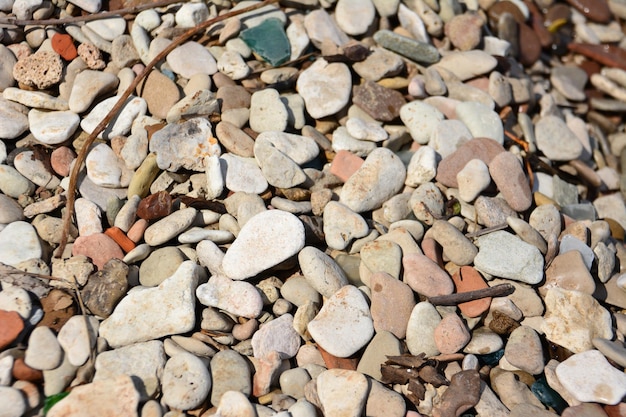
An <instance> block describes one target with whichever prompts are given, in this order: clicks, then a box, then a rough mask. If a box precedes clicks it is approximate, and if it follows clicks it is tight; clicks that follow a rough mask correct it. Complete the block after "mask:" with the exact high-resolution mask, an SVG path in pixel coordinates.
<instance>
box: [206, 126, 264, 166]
mask: <svg viewBox="0 0 626 417" xmlns="http://www.w3.org/2000/svg"><path fill="white" fill-rule="evenodd" d="M215 136H217V139H218V140H219V141H220V143H221V144H222V146H224V148H226V150H227V151H228V152H230V153H233V154H235V155H239V156H241V157H244V158H253V157H254V139H252V138H251V137H250V136H249V135H248V134H247V133H246V132H244V131H243V130H241V129H239V128H238V127H237V126H235V125H234V124H232V123H230V122H219V123H218V124H217V126H215Z"/></svg>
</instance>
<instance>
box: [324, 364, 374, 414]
mask: <svg viewBox="0 0 626 417" xmlns="http://www.w3.org/2000/svg"><path fill="white" fill-rule="evenodd" d="M316 384H317V395H318V397H319V400H320V403H321V404H322V409H323V410H324V415H327V416H343V417H359V416H361V415H362V413H363V409H364V408H365V401H366V400H367V394H368V392H369V383H368V382H367V378H365V375H363V374H362V373H360V372H357V371H351V370H348V369H329V370H327V371H324V372H322V373H321V374H319V376H318V377H317V381H316Z"/></svg>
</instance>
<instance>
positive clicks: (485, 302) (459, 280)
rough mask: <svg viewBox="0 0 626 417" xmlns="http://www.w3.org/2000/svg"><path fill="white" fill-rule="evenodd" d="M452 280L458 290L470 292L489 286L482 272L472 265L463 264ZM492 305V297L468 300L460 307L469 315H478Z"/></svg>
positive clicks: (459, 291) (458, 291)
mask: <svg viewBox="0 0 626 417" xmlns="http://www.w3.org/2000/svg"><path fill="white" fill-rule="evenodd" d="M452 281H454V285H455V286H456V292H457V293H462V292H469V291H475V290H480V289H483V288H488V287H489V286H488V285H487V282H485V280H484V279H483V277H482V276H481V275H480V272H478V271H477V270H475V269H474V268H473V267H471V266H463V267H461V269H459V270H458V271H457V272H456V273H455V274H454V275H452ZM490 305H491V297H486V298H481V299H479V300H473V301H468V302H466V303H461V304H459V309H461V312H462V313H463V314H464V315H466V316H467V317H478V316H480V315H481V314H483V313H484V312H485V311H487V310H488V309H489V306H490Z"/></svg>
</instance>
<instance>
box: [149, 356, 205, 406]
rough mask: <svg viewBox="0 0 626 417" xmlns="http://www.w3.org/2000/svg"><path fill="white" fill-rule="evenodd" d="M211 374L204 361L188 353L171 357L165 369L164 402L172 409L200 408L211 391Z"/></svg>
mask: <svg viewBox="0 0 626 417" xmlns="http://www.w3.org/2000/svg"><path fill="white" fill-rule="evenodd" d="M211 382H212V381H211V373H210V372H209V368H208V367H207V366H206V365H205V363H204V362H203V361H202V359H200V358H198V357H197V356H196V355H193V354H191V353H187V352H180V353H177V354H176V355H174V356H173V357H171V358H170V359H169V360H168V361H167V363H166V364H165V368H164V369H163V378H162V386H161V389H162V390H163V398H162V400H163V402H164V403H165V404H167V405H168V406H169V407H171V408H175V409H178V410H189V409H192V408H197V407H199V406H200V405H201V404H202V402H203V401H204V400H205V399H206V397H207V396H208V395H209V391H210V390H211V385H212V384H211Z"/></svg>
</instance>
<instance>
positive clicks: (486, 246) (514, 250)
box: [474, 230, 544, 285]
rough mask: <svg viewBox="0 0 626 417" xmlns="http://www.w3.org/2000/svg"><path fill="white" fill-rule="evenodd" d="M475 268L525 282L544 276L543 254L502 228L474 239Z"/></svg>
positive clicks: (538, 280) (537, 281) (535, 282)
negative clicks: (476, 252) (476, 248)
mask: <svg viewBox="0 0 626 417" xmlns="http://www.w3.org/2000/svg"><path fill="white" fill-rule="evenodd" d="M476 246H478V248H479V250H478V254H477V255H476V257H475V258H474V265H475V266H476V269H478V270H480V271H484V272H487V273H488V274H491V275H495V276H497V277H501V278H509V279H513V280H516V281H521V282H525V283H527V284H531V285H532V284H538V283H539V282H540V281H541V280H542V279H543V262H544V261H543V255H542V254H541V252H540V251H539V249H537V248H536V247H535V246H533V245H530V244H528V243H526V242H524V241H523V240H522V239H520V238H519V237H517V236H515V235H512V234H510V233H508V232H505V231H502V230H500V231H496V232H493V233H489V234H487V235H484V236H481V237H479V238H478V239H477V241H476Z"/></svg>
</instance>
